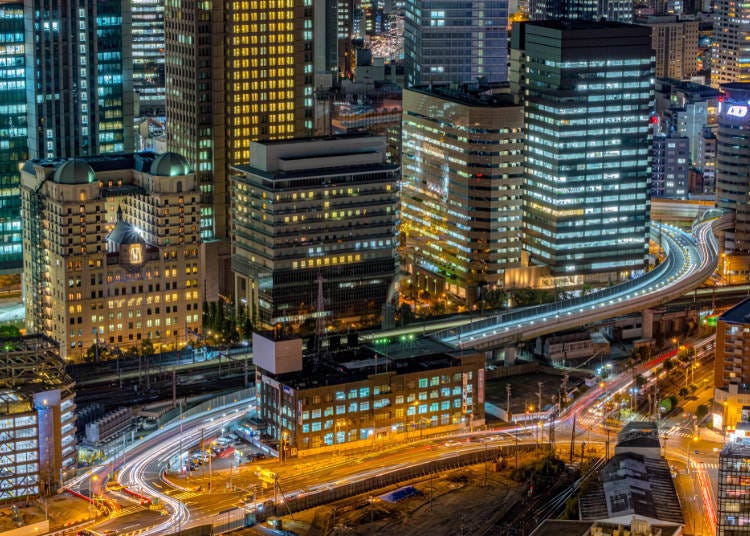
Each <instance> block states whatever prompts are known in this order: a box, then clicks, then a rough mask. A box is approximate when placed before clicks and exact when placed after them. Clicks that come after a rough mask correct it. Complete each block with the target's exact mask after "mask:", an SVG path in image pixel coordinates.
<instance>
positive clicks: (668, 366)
mask: <svg viewBox="0 0 750 536" xmlns="http://www.w3.org/2000/svg"><path fill="white" fill-rule="evenodd" d="M673 368H674V363H672V360H671V359H667V360H666V361H664V370H666V371H667V372H669V371H670V370H672V369H673Z"/></svg>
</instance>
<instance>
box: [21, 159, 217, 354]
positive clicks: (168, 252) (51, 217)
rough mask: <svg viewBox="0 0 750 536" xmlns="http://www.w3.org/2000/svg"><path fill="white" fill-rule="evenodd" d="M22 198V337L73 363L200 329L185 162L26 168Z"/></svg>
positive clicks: (195, 239) (196, 250)
mask: <svg viewBox="0 0 750 536" xmlns="http://www.w3.org/2000/svg"><path fill="white" fill-rule="evenodd" d="M21 192H22V194H21V195H22V216H23V223H24V229H23V237H24V275H25V277H24V292H25V296H26V299H25V302H26V329H27V331H28V332H30V333H42V334H44V335H46V336H48V337H50V338H51V339H53V340H55V341H57V342H58V343H59V345H60V355H61V356H62V357H63V358H65V359H66V360H74V361H79V360H82V359H83V358H84V356H85V354H86V353H87V351H88V350H89V348H90V347H91V346H92V345H94V344H98V345H106V346H108V347H109V348H110V349H112V350H115V349H117V348H119V349H127V348H129V347H133V346H140V345H142V344H143V343H144V341H146V340H149V341H150V342H151V344H153V346H154V348H155V349H156V350H157V351H161V350H162V349H164V350H166V349H172V348H178V347H180V346H183V345H184V344H186V341H187V330H188V329H190V330H192V331H199V330H200V327H201V325H202V314H201V304H202V301H203V300H202V298H203V276H202V273H201V266H202V264H201V257H200V251H201V250H200V247H199V246H200V234H199V214H200V212H199V210H200V191H199V189H198V184H197V182H196V179H195V174H194V173H193V172H192V170H191V169H190V166H189V165H188V163H187V161H186V160H185V159H184V158H183V157H182V156H180V155H177V154H174V153H165V154H162V155H158V156H157V155H155V154H153V153H136V154H127V155H116V156H100V157H89V158H86V159H70V160H62V159H60V160H32V161H28V162H26V164H24V167H23V170H22V172H21Z"/></svg>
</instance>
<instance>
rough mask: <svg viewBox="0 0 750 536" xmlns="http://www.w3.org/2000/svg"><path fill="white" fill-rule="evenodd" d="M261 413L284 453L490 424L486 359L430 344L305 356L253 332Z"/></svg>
mask: <svg viewBox="0 0 750 536" xmlns="http://www.w3.org/2000/svg"><path fill="white" fill-rule="evenodd" d="M253 353H254V359H255V365H256V392H257V401H258V416H259V418H260V419H261V420H262V421H264V422H266V423H267V427H266V430H265V432H266V433H267V434H268V435H270V436H271V437H272V438H274V439H275V440H276V441H278V443H279V450H280V452H281V453H282V456H287V455H305V454H313V453H317V452H321V451H326V450H334V449H342V448H343V449H348V448H353V447H372V448H378V447H382V446H384V445H385V444H390V443H393V442H397V441H402V440H406V439H407V438H413V437H419V436H423V435H428V434H434V433H438V432H450V431H456V430H461V429H466V430H469V429H471V428H473V427H474V426H481V425H483V424H484V372H485V371H484V356H483V355H482V354H481V353H477V352H474V351H465V350H455V349H453V348H450V347H448V346H446V345H443V344H441V343H437V342H435V341H431V340H429V339H418V340H410V341H405V342H396V343H389V344H382V345H375V346H360V345H356V344H354V345H350V346H344V347H341V348H339V349H338V350H337V351H331V350H330V347H329V352H327V353H325V354H324V353H322V352H313V353H310V354H304V353H303V351H302V341H301V339H275V338H274V337H273V336H272V335H271V334H270V333H263V334H258V333H256V334H254V335H253Z"/></svg>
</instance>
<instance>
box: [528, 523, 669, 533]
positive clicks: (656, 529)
mask: <svg viewBox="0 0 750 536" xmlns="http://www.w3.org/2000/svg"><path fill="white" fill-rule="evenodd" d="M625 531H627V532H625ZM681 533H682V529H681V527H679V526H677V525H659V524H648V523H642V522H640V523H639V522H636V523H633V524H631V525H625V526H623V525H622V524H619V523H617V524H616V523H603V522H601V521H566V520H561V519H547V520H545V521H544V522H543V523H542V524H541V525H539V526H538V527H537V528H536V529H535V530H534V532H532V533H531V536H624V535H625V534H631V535H632V536H676V535H679V534H681Z"/></svg>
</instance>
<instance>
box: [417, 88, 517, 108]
mask: <svg viewBox="0 0 750 536" xmlns="http://www.w3.org/2000/svg"><path fill="white" fill-rule="evenodd" d="M498 90H506V91H507V92H498ZM509 90H510V85H509V84H507V83H504V84H493V85H491V86H481V85H470V84H462V85H460V86H455V85H430V86H417V87H412V88H409V91H414V92H415V93H421V94H423V95H429V96H431V97H439V98H443V99H446V100H451V101H453V102H456V103H458V104H464V105H466V106H486V107H497V106H518V104H516V103H514V98H515V97H514V96H513V95H512V94H511V93H510V92H509Z"/></svg>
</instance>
